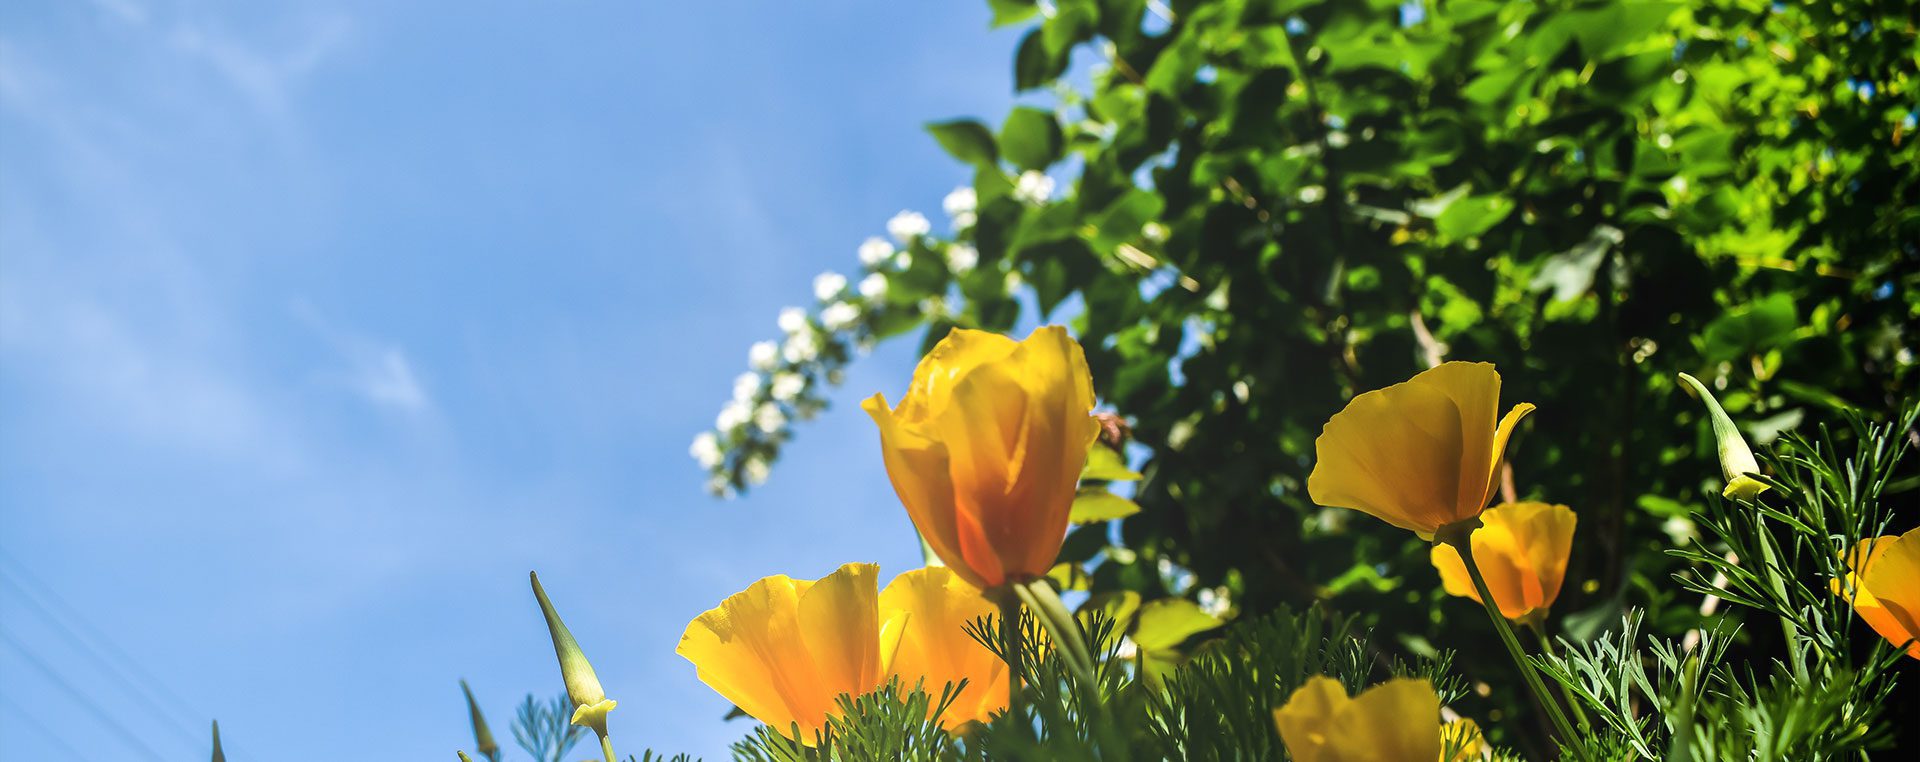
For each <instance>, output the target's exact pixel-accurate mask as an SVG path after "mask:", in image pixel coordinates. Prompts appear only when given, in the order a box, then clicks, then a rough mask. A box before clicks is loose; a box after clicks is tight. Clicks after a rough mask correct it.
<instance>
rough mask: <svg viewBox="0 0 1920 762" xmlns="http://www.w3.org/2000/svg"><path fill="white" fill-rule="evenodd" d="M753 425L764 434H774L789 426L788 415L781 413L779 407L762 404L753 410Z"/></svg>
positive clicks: (766, 403)
mask: <svg viewBox="0 0 1920 762" xmlns="http://www.w3.org/2000/svg"><path fill="white" fill-rule="evenodd" d="M753 425H754V426H755V427H756V428H758V429H760V431H761V432H762V433H766V434H772V433H774V432H776V431H779V430H780V427H782V426H785V425H787V414H786V413H782V412H780V406H779V405H775V404H773V403H771V402H762V403H760V406H759V407H757V408H754V409H753Z"/></svg>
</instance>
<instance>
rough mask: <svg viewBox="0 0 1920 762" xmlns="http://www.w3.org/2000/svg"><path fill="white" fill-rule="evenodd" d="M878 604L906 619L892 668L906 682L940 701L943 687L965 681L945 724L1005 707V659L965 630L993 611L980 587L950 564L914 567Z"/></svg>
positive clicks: (954, 725)
mask: <svg viewBox="0 0 1920 762" xmlns="http://www.w3.org/2000/svg"><path fill="white" fill-rule="evenodd" d="M880 607H881V609H882V610H883V611H886V612H889V613H890V615H891V614H893V613H898V614H900V615H903V619H904V622H905V625H904V627H903V632H902V635H901V637H900V641H899V647H898V649H897V650H896V651H895V652H894V656H893V660H892V663H891V666H890V668H889V673H890V674H892V675H894V676H898V677H899V678H900V683H901V685H902V686H904V687H912V686H913V685H915V684H919V685H922V686H923V689H924V690H925V691H926V692H927V694H928V695H929V696H932V697H933V698H934V699H935V700H936V701H937V700H938V699H939V696H940V692H941V690H942V689H943V688H944V687H945V686H947V685H950V684H958V683H959V682H960V681H961V680H963V679H964V680H966V682H967V685H966V687H965V688H963V689H962V690H961V692H960V694H959V696H957V697H956V698H955V699H954V702H953V703H952V705H950V706H949V707H948V708H947V712H946V714H944V715H942V717H941V724H942V725H943V726H944V727H946V728H947V729H949V730H952V729H955V728H958V727H959V726H960V725H962V724H964V723H967V722H973V721H980V722H985V721H986V720H987V719H988V718H990V717H991V716H992V715H993V714H995V713H997V712H999V711H1001V710H1004V709H1005V708H1006V706H1007V670H1006V666H1007V665H1006V663H1005V662H1003V661H1001V660H1000V658H999V657H997V656H994V655H993V652H992V651H990V650H987V648H986V646H983V645H980V643H979V642H978V641H976V640H974V639H973V637H972V636H970V635H968V634H967V632H966V626H967V623H969V622H972V621H974V620H976V619H979V618H980V617H983V616H986V615H988V614H993V613H995V607H994V606H993V604H992V603H990V602H988V601H987V599H986V598H984V597H982V596H981V594H980V591H979V590H978V589H976V588H974V587H973V586H971V585H968V584H967V583H966V581H965V580H963V579H961V578H960V577H959V576H958V575H956V574H954V573H953V570H952V569H949V568H946V567H929V568H925V569H916V570H914V571H910V572H907V573H905V574H902V575H900V576H899V577H896V578H894V580H893V582H891V583H889V584H888V585H887V589H886V590H883V591H881V593H880Z"/></svg>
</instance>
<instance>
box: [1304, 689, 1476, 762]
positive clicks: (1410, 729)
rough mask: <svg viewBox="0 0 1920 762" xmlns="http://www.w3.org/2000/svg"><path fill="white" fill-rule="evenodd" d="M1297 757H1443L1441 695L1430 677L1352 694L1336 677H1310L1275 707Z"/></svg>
mask: <svg viewBox="0 0 1920 762" xmlns="http://www.w3.org/2000/svg"><path fill="white" fill-rule="evenodd" d="M1273 721H1274V724H1275V725H1277V726H1279V728H1280V740H1281V741H1283V742H1285V743H1286V745H1287V753H1288V754H1291V755H1292V756H1293V760H1294V762H1427V761H1428V760H1435V761H1436V762H1438V761H1439V760H1440V754H1441V752H1442V748H1441V745H1440V697H1439V696H1438V695H1436V694H1435V693H1434V692H1433V686H1432V685H1431V684H1429V683H1428V682H1427V681H1425V680H1417V679H1412V678H1396V679H1393V680H1388V681H1386V682H1384V683H1381V684H1379V685H1376V686H1373V687H1372V688H1368V689H1366V690H1364V691H1361V692H1360V695H1358V696H1353V697H1351V698H1349V697H1348V696H1347V689H1346V688H1343V687H1341V685H1340V682H1339V681H1338V680H1335V679H1333V678H1331V677H1325V676H1316V677H1313V678H1311V679H1309V680H1307V684H1306V685H1303V686H1300V689H1299V690H1296V691H1294V692H1293V695H1292V696H1291V697H1288V699H1287V705H1286V706H1283V707H1280V708H1279V709H1275V710H1274V711H1273Z"/></svg>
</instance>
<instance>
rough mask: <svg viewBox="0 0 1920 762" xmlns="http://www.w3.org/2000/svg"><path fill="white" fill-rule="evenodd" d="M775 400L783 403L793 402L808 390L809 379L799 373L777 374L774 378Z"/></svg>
mask: <svg viewBox="0 0 1920 762" xmlns="http://www.w3.org/2000/svg"><path fill="white" fill-rule="evenodd" d="M772 386H773V398H774V399H777V400H780V401H781V402H792V401H793V400H794V398H795V397H799V396H800V393H801V392H803V391H806V389H807V377H806V376H802V375H800V374H798V373H775V374H774V376H773V384H772Z"/></svg>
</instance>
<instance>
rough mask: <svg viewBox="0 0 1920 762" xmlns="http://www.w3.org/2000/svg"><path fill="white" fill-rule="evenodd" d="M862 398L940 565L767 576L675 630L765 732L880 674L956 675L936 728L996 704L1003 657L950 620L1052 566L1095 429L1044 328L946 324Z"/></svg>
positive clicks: (796, 721) (985, 608) (962, 621)
mask: <svg viewBox="0 0 1920 762" xmlns="http://www.w3.org/2000/svg"><path fill="white" fill-rule="evenodd" d="M865 408H866V410H867V412H868V414H869V415H871V416H872V417H873V420H874V423H875V424H877V425H878V427H879V429H880V443H881V449H882V451H883V452H884V453H885V457H886V463H887V474H888V476H889V477H890V478H891V479H892V481H893V486H894V491H895V492H896V493H898V494H899V497H900V502H901V503H902V504H904V505H905V506H906V509H907V514H908V515H909V516H910V517H911V518H912V519H913V524H914V526H915V528H917V529H918V530H919V531H920V535H921V536H922V537H923V538H925V539H926V542H927V545H928V546H929V547H930V548H932V551H933V553H934V554H935V555H936V556H938V557H939V559H940V560H941V561H942V562H944V563H945V564H946V566H944V567H929V568H926V569H919V570H915V571H910V572H907V573H906V574H902V575H900V576H899V577H898V578H896V579H894V581H893V582H892V583H891V584H888V585H887V587H886V589H885V590H884V591H876V583H875V580H876V577H877V575H878V572H879V570H878V567H875V566H873V565H870V564H848V565H846V566H842V567H841V568H840V569H839V570H838V571H836V572H834V573H833V574H831V575H828V576H827V577H826V578H824V579H821V580H818V581H811V582H810V581H805V580H794V579H791V578H788V577H786V576H774V577H768V578H766V579H762V580H760V581H759V582H755V583H754V584H753V585H752V586H751V587H748V588H747V589H746V590H745V591H743V592H740V593H738V594H736V595H734V596H732V597H729V598H728V599H726V601H724V602H722V603H721V604H720V606H719V607H718V608H715V609H713V610H711V611H708V612H706V613H704V614H701V615H700V616H699V617H698V618H696V619H694V620H693V622H692V623H691V624H689V625H688V626H687V631H686V634H685V635H683V636H682V637H681V639H680V647H679V653H680V655H681V656H684V657H686V659H687V660H688V661H691V662H693V664H694V666H695V668H696V669H697V671H698V673H699V676H700V679H701V680H702V681H703V682H705V683H706V684H707V685H708V686H710V687H712V688H713V689H714V690H715V691H718V692H719V693H720V695H722V696H725V697H726V698H728V699H730V700H732V701H733V702H734V704H735V705H737V706H739V707H740V709H741V710H742V711H745V712H746V713H747V714H749V715H751V716H752V717H753V718H754V719H757V720H759V721H761V722H763V723H766V724H767V725H769V726H771V727H773V728H774V729H776V730H780V731H783V732H786V731H788V730H789V728H791V727H794V726H798V728H799V729H800V739H799V740H801V741H803V742H806V741H810V740H811V739H812V738H813V736H814V734H815V733H816V732H817V731H819V730H820V729H821V728H822V727H824V726H825V724H826V721H827V717H828V715H829V714H831V713H832V712H833V711H834V710H835V705H834V701H835V698H836V697H838V696H840V695H842V694H847V695H853V696H858V695H861V694H863V693H867V692H869V691H872V690H874V689H875V688H876V687H878V686H880V685H881V684H882V683H884V682H885V681H886V680H887V679H888V678H890V677H898V678H899V679H900V681H901V685H903V686H905V687H912V686H914V685H921V686H923V687H924V689H925V690H926V691H927V692H928V693H929V694H931V695H936V696H937V695H938V694H939V693H940V691H941V690H942V688H943V686H947V685H957V684H959V683H960V682H961V681H962V680H964V681H965V682H966V687H965V688H964V689H963V690H962V691H961V692H960V694H959V696H958V698H957V699H956V700H955V702H954V703H953V704H952V705H951V706H950V707H948V709H947V711H946V712H945V714H943V715H942V724H943V725H944V726H945V727H947V728H948V729H950V730H953V729H958V728H959V727H960V726H962V725H964V724H965V723H967V722H972V721H984V720H986V719H988V718H989V717H991V716H992V715H993V714H994V713H996V712H999V711H1001V710H1003V709H1005V708H1006V706H1007V698H1008V687H1009V686H1008V680H1009V674H1008V669H1007V665H1006V663H1005V662H1004V661H1002V660H1001V659H1000V658H999V657H997V656H994V654H993V652H992V651H990V650H988V649H987V648H986V647H985V646H982V645H981V644H980V643H978V642H976V641H975V640H973V638H972V636H970V635H968V634H967V632H966V630H965V627H966V625H967V623H968V622H972V621H975V620H977V619H979V618H980V617H983V616H985V615H988V614H992V613H995V612H996V611H997V608H996V606H995V604H994V603H993V602H991V601H990V600H989V599H988V597H987V595H988V593H987V592H985V591H994V594H995V595H997V596H999V597H1001V598H1006V597H1008V596H1010V595H1012V593H1011V592H1008V591H1007V588H1008V587H1009V586H1012V585H1016V584H1021V583H1031V582H1034V581H1035V580H1039V579H1041V578H1042V577H1044V576H1045V575H1046V573H1047V570H1049V569H1051V568H1053V563H1054V558H1055V557H1056V556H1058V555H1059V554H1060V544H1061V542H1062V541H1063V540H1064V539H1065V538H1066V532H1067V517H1068V513H1069V511H1070V509H1071V508H1072V505H1073V498H1074V490H1075V488H1076V486H1077V484H1078V482H1079V475H1080V470H1081V467H1082V466H1083V465H1084V464H1085V462H1086V458H1087V447H1088V445H1090V444H1092V442H1093V440H1094V437H1096V436H1097V435H1098V434H1099V430H1100V429H1099V424H1098V423H1097V422H1096V421H1095V419H1094V418H1093V415H1092V414H1093V378H1092V375H1091V374H1090V373H1089V372H1088V370H1087V361H1086V356H1085V355H1084V354H1083V353H1082V352H1081V349H1080V345H1079V344H1077V343H1075V342H1074V341H1073V339H1072V338H1071V337H1069V336H1068V335H1067V332H1066V330H1065V329H1063V328H1060V327H1058V326H1049V327H1045V328H1041V329H1039V330H1036V331H1034V332H1033V334H1032V335H1031V336H1029V337H1027V339H1026V340H1025V341H1014V340H1013V339H1010V338H1008V337H1005V336H1001V335H998V334H992V333H985V332H981V331H970V330H964V329H957V330H955V331H953V332H952V333H951V334H949V335H948V336H947V337H946V338H945V339H944V340H942V341H941V342H940V343H939V345H937V346H935V347H934V349H933V351H932V352H931V353H929V354H928V355H927V357H926V358H925V359H923V360H922V361H921V362H920V365H919V367H918V368H916V369H915V370H914V374H913V384H912V386H911V387H909V388H908V390H907V394H906V397H905V399H903V400H901V402H900V404H899V406H898V407H894V408H889V407H888V406H887V403H886V400H885V398H883V397H881V396H879V395H875V396H874V397H873V398H872V399H869V400H867V402H866V404H865Z"/></svg>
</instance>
